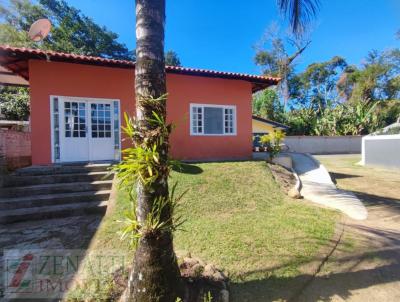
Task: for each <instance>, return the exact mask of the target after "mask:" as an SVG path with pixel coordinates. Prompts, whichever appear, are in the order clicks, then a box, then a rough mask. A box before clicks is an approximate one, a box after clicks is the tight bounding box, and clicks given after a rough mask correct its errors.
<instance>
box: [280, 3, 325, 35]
mask: <svg viewBox="0 0 400 302" xmlns="http://www.w3.org/2000/svg"><path fill="white" fill-rule="evenodd" d="M277 2H278V7H279V9H280V11H281V12H282V13H283V14H284V15H285V16H286V17H287V18H288V19H289V23H290V25H291V28H292V31H293V33H294V34H295V35H296V36H301V35H302V34H304V32H305V30H306V28H307V25H308V24H309V23H310V22H311V20H312V19H313V18H314V17H315V16H316V14H317V12H318V10H319V5H320V3H319V0H277Z"/></svg>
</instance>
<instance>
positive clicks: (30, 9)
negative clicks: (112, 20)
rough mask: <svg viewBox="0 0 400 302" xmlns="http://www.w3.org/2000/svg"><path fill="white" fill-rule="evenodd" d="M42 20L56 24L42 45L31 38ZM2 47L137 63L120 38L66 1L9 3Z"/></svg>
mask: <svg viewBox="0 0 400 302" xmlns="http://www.w3.org/2000/svg"><path fill="white" fill-rule="evenodd" d="M40 18H47V19H49V20H50V21H51V23H52V29H51V32H50V34H49V35H48V37H47V38H46V39H44V41H43V42H41V43H35V42H32V41H31V40H30V39H29V38H28V35H27V32H28V31H29V27H30V26H31V24H32V23H33V22H34V21H36V20H37V19H40ZM0 19H1V20H2V23H1V24H0V43H1V44H9V45H12V46H19V47H22V46H25V47H34V48H43V49H49V50H54V51H61V52H72V53H77V54H82V55H92V56H100V57H106V58H113V59H125V60H133V59H134V54H133V52H132V51H130V50H128V48H127V46H126V45H125V44H123V43H120V42H118V40H117V39H118V34H116V33H114V32H112V31H110V30H109V29H107V28H106V27H105V26H101V25H98V24H97V23H95V22H94V21H93V20H92V19H91V18H89V17H87V16H86V15H84V14H83V13H82V12H81V11H80V10H78V9H76V8H74V7H72V6H70V5H68V3H67V2H66V1H64V0H39V1H38V2H33V1H29V0H9V1H8V5H1V6H0Z"/></svg>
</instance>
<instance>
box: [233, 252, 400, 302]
mask: <svg viewBox="0 0 400 302" xmlns="http://www.w3.org/2000/svg"><path fill="white" fill-rule="evenodd" d="M399 253H400V249H399V248H389V247H387V248H383V249H382V250H379V251H376V252H374V253H373V254H371V253H368V254H364V255H360V254H356V255H353V256H350V257H346V258H340V259H337V260H335V261H334V265H343V264H344V263H351V264H353V263H355V264H354V265H352V266H350V268H349V269H348V271H345V272H339V273H333V274H330V275H328V276H326V275H323V276H318V275H317V276H316V277H315V278H312V276H311V275H309V274H301V275H299V276H296V277H294V278H289V277H280V278H277V277H270V278H265V279H261V280H251V281H245V282H232V283H231V286H230V289H231V301H234V302H239V301H240V302H246V301H248V302H250V301H251V302H268V301H281V300H282V301H307V302H314V301H315V302H316V301H330V300H331V299H332V297H334V296H339V297H341V298H342V299H344V300H346V299H347V298H349V297H350V296H351V295H352V291H354V290H357V289H363V288H368V287H370V286H374V285H379V284H386V283H390V282H395V281H400V263H399V260H400V259H399ZM368 257H370V258H378V259H383V260H384V263H387V264H385V265H382V266H378V267H375V268H365V269H360V270H357V269H356V266H357V265H358V264H359V263H360V262H362V261H364V260H365V259H367V258H368ZM271 273H272V271H270V270H266V271H264V274H265V275H268V274H271Z"/></svg>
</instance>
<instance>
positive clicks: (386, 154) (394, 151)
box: [362, 134, 400, 169]
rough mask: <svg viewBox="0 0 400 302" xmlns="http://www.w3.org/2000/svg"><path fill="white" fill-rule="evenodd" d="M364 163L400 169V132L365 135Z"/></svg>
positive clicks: (363, 146)
mask: <svg viewBox="0 0 400 302" xmlns="http://www.w3.org/2000/svg"><path fill="white" fill-rule="evenodd" d="M362 163H363V164H364V165H370V166H381V167H384V168H389V169H400V134H395V135H373V136H372V135H371V136H365V137H363V140H362Z"/></svg>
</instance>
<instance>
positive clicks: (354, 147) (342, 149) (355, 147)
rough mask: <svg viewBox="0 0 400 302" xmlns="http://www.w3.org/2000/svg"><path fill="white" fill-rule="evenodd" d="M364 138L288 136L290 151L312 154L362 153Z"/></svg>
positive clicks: (287, 142)
mask: <svg viewBox="0 0 400 302" xmlns="http://www.w3.org/2000/svg"><path fill="white" fill-rule="evenodd" d="M361 140H362V136H352V135H348V136H287V137H286V138H285V141H284V143H285V144H286V145H287V146H288V147H289V151H294V152H302V153H311V154H352V153H357V154H359V153H361Z"/></svg>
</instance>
